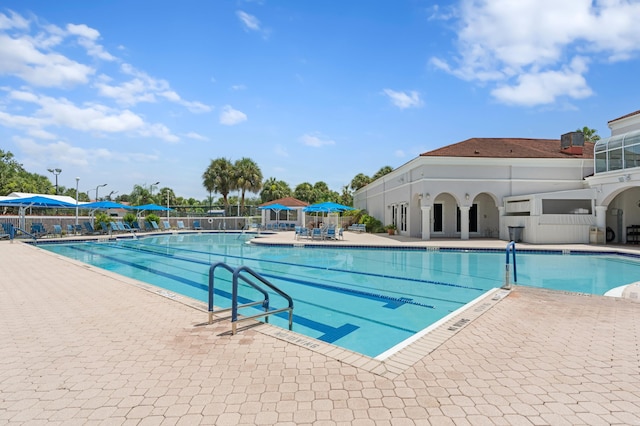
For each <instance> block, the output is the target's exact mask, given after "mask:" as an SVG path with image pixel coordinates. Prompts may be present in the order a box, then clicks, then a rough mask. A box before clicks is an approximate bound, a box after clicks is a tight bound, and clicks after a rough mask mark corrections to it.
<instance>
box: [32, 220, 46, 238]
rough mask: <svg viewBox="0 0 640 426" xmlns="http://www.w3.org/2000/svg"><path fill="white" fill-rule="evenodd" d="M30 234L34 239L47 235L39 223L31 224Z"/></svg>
mask: <svg viewBox="0 0 640 426" xmlns="http://www.w3.org/2000/svg"><path fill="white" fill-rule="evenodd" d="M31 234H33V235H34V236H35V237H36V238H37V237H42V236H44V235H46V234H47V230H46V229H45V228H44V225H43V224H42V223H40V222H33V223H32V224H31Z"/></svg>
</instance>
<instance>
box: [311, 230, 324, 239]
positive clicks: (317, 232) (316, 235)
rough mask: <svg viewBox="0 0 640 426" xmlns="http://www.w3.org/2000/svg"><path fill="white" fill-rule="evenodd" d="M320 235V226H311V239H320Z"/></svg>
mask: <svg viewBox="0 0 640 426" xmlns="http://www.w3.org/2000/svg"><path fill="white" fill-rule="evenodd" d="M322 238H323V236H322V228H313V229H312V230H311V239H312V240H321V239H322Z"/></svg>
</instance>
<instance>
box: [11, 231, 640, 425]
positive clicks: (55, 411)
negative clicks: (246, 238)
mask: <svg viewBox="0 0 640 426" xmlns="http://www.w3.org/2000/svg"><path fill="white" fill-rule="evenodd" d="M261 240H262V241H269V242H274V243H277V242H284V243H291V242H292V233H281V234H276V235H274V236H271V237H268V239H267V238H265V239H261ZM333 243H335V242H333ZM337 243H338V244H368V245H396V244H402V245H408V244H417V245H432V246H440V247H444V246H464V247H473V246H490V247H499V248H503V249H504V247H505V242H504V241H476V240H470V241H429V242H424V241H419V240H411V239H403V238H400V237H389V238H386V237H382V236H376V235H368V234H363V235H360V234H354V233H350V232H349V233H346V235H345V242H337ZM329 244H331V243H329ZM523 246H526V245H523ZM536 247H539V246H536ZM556 247H557V246H556ZM563 247H565V246H563ZM578 247H580V248H588V247H590V246H578ZM599 249H602V247H599ZM0 259H1V260H0V262H1V263H0V265H1V270H0V342H1V343H0V424H11V425H14V424H16V425H17V424H25V425H38V424H47V425H49V424H61V425H67V424H82V425H92V424H95V425H119V424H125V425H173V424H182V425H194V424H214V425H274V424H281V425H429V424H434V425H447V424H456V425H466V424H473V425H493V424H498V425H576V424H585V425H598V424H603V425H605V424H606V425H611V424H619V425H640V303H637V302H635V301H633V300H630V299H625V298H610V297H604V296H589V295H581V294H575V293H566V292H557V291H549V290H542V289H533V288H526V287H521V286H515V287H514V289H513V290H512V291H511V292H504V291H496V292H494V293H492V294H489V295H487V298H486V300H483V301H481V302H480V303H478V304H477V305H476V307H475V308H474V307H471V308H469V309H468V310H466V311H465V312H462V313H460V314H459V315H457V316H456V317H454V318H451V319H450V320H449V321H448V322H447V323H445V324H442V325H441V326H440V327H438V328H436V329H435V330H434V331H432V332H431V333H429V334H427V335H425V336H423V337H421V338H420V339H418V340H417V341H416V342H415V343H414V344H412V345H410V346H408V347H406V348H405V349H403V350H401V351H400V352H399V353H398V354H395V355H393V356H391V357H389V358H388V359H386V360H374V359H371V358H367V357H364V356H361V355H358V354H353V353H350V352H348V351H345V350H341V349H337V348H335V347H332V346H330V345H326V344H321V343H319V344H317V345H316V344H315V343H313V342H311V344H310V342H309V341H308V340H305V339H302V338H301V339H296V338H295V334H293V333H289V332H284V333H282V330H281V329H275V328H274V327H272V326H269V325H264V324H262V325H258V326H255V327H250V328H247V329H244V330H242V331H240V333H239V334H237V335H235V336H231V335H229V334H228V331H229V329H230V326H229V322H228V321H220V322H216V323H215V324H213V325H206V324H204V323H205V322H206V320H207V313H206V311H203V310H202V308H203V307H204V305H200V304H199V303H197V302H193V301H189V300H186V299H182V298H180V297H176V296H175V295H172V294H170V293H167V292H163V291H161V290H159V289H157V288H154V287H152V286H149V285H144V284H141V283H139V282H136V281H134V280H131V279H128V278H124V277H121V276H118V275H116V274H113V273H110V272H107V271H103V270H100V269H98V268H94V267H91V266H87V265H83V264H81V263H79V262H76V261H73V260H69V259H66V258H63V257H61V256H58V255H55V254H52V253H49V252H45V251H43V250H40V249H38V248H37V247H33V246H30V245H28V244H24V243H19V242H15V243H9V242H7V241H3V242H0ZM567 273H570V272H567ZM639 279H640V278H639Z"/></svg>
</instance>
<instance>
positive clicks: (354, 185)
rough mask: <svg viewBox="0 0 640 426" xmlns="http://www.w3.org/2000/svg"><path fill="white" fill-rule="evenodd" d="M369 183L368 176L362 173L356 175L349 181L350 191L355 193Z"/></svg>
mask: <svg viewBox="0 0 640 426" xmlns="http://www.w3.org/2000/svg"><path fill="white" fill-rule="evenodd" d="M370 183H371V178H370V177H369V176H367V175H365V174H364V173H358V174H357V175H355V177H354V178H353V179H351V184H350V186H351V189H352V190H354V191H357V190H358V189H360V188H362V187H363V186H366V185H368V184H370Z"/></svg>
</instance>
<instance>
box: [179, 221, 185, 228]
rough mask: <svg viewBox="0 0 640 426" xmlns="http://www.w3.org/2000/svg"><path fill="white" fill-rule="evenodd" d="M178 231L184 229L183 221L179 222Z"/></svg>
mask: <svg viewBox="0 0 640 426" xmlns="http://www.w3.org/2000/svg"><path fill="white" fill-rule="evenodd" d="M178 229H181V230H182V229H184V222H183V221H181V220H179V221H178Z"/></svg>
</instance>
